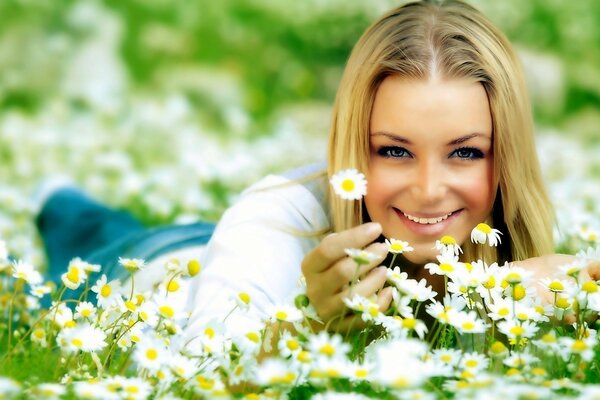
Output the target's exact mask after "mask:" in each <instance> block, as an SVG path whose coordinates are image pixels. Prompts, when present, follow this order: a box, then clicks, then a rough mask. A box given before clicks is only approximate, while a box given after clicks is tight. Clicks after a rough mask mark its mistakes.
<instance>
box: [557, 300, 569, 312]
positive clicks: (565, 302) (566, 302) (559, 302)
mask: <svg viewBox="0 0 600 400" xmlns="http://www.w3.org/2000/svg"><path fill="white" fill-rule="evenodd" d="M569 306H570V304H569V300H567V298H566V297H559V298H558V299H556V307H558V308H562V309H567V308H569Z"/></svg>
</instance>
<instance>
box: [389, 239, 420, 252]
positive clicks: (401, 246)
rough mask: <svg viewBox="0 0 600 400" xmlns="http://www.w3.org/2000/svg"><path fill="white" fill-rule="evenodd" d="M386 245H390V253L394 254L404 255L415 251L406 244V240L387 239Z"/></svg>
mask: <svg viewBox="0 0 600 400" xmlns="http://www.w3.org/2000/svg"><path fill="white" fill-rule="evenodd" d="M385 243H386V244H387V245H388V251H389V252H390V253H392V254H402V253H404V252H409V251H413V250H414V249H413V248H412V247H411V246H410V245H409V244H408V242H405V241H404V240H398V239H392V238H390V239H385Z"/></svg>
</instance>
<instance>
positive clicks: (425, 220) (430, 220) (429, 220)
mask: <svg viewBox="0 0 600 400" xmlns="http://www.w3.org/2000/svg"><path fill="white" fill-rule="evenodd" d="M402 214H404V216H405V217H406V218H408V219H410V220H411V221H414V222H418V223H419V224H425V225H431V224H437V223H439V222H442V221H443V220H445V219H447V218H448V217H449V216H451V215H452V213H449V214H446V215H443V216H441V217H437V218H419V217H413V216H412V215H409V214H407V213H405V212H402Z"/></svg>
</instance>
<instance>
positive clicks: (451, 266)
mask: <svg viewBox="0 0 600 400" xmlns="http://www.w3.org/2000/svg"><path fill="white" fill-rule="evenodd" d="M436 258H437V260H438V263H437V264H436V263H427V264H425V269H426V270H428V271H429V273H430V274H431V275H444V276H451V275H452V274H453V273H454V272H456V270H457V269H458V268H460V265H461V262H460V261H458V257H457V256H455V255H453V254H448V253H446V254H442V255H439V256H436Z"/></svg>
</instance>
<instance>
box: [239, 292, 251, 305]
mask: <svg viewBox="0 0 600 400" xmlns="http://www.w3.org/2000/svg"><path fill="white" fill-rule="evenodd" d="M238 297H239V298H240V300H241V301H242V302H243V303H244V304H250V295H249V294H248V293H246V292H241V293H240V294H238Z"/></svg>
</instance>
